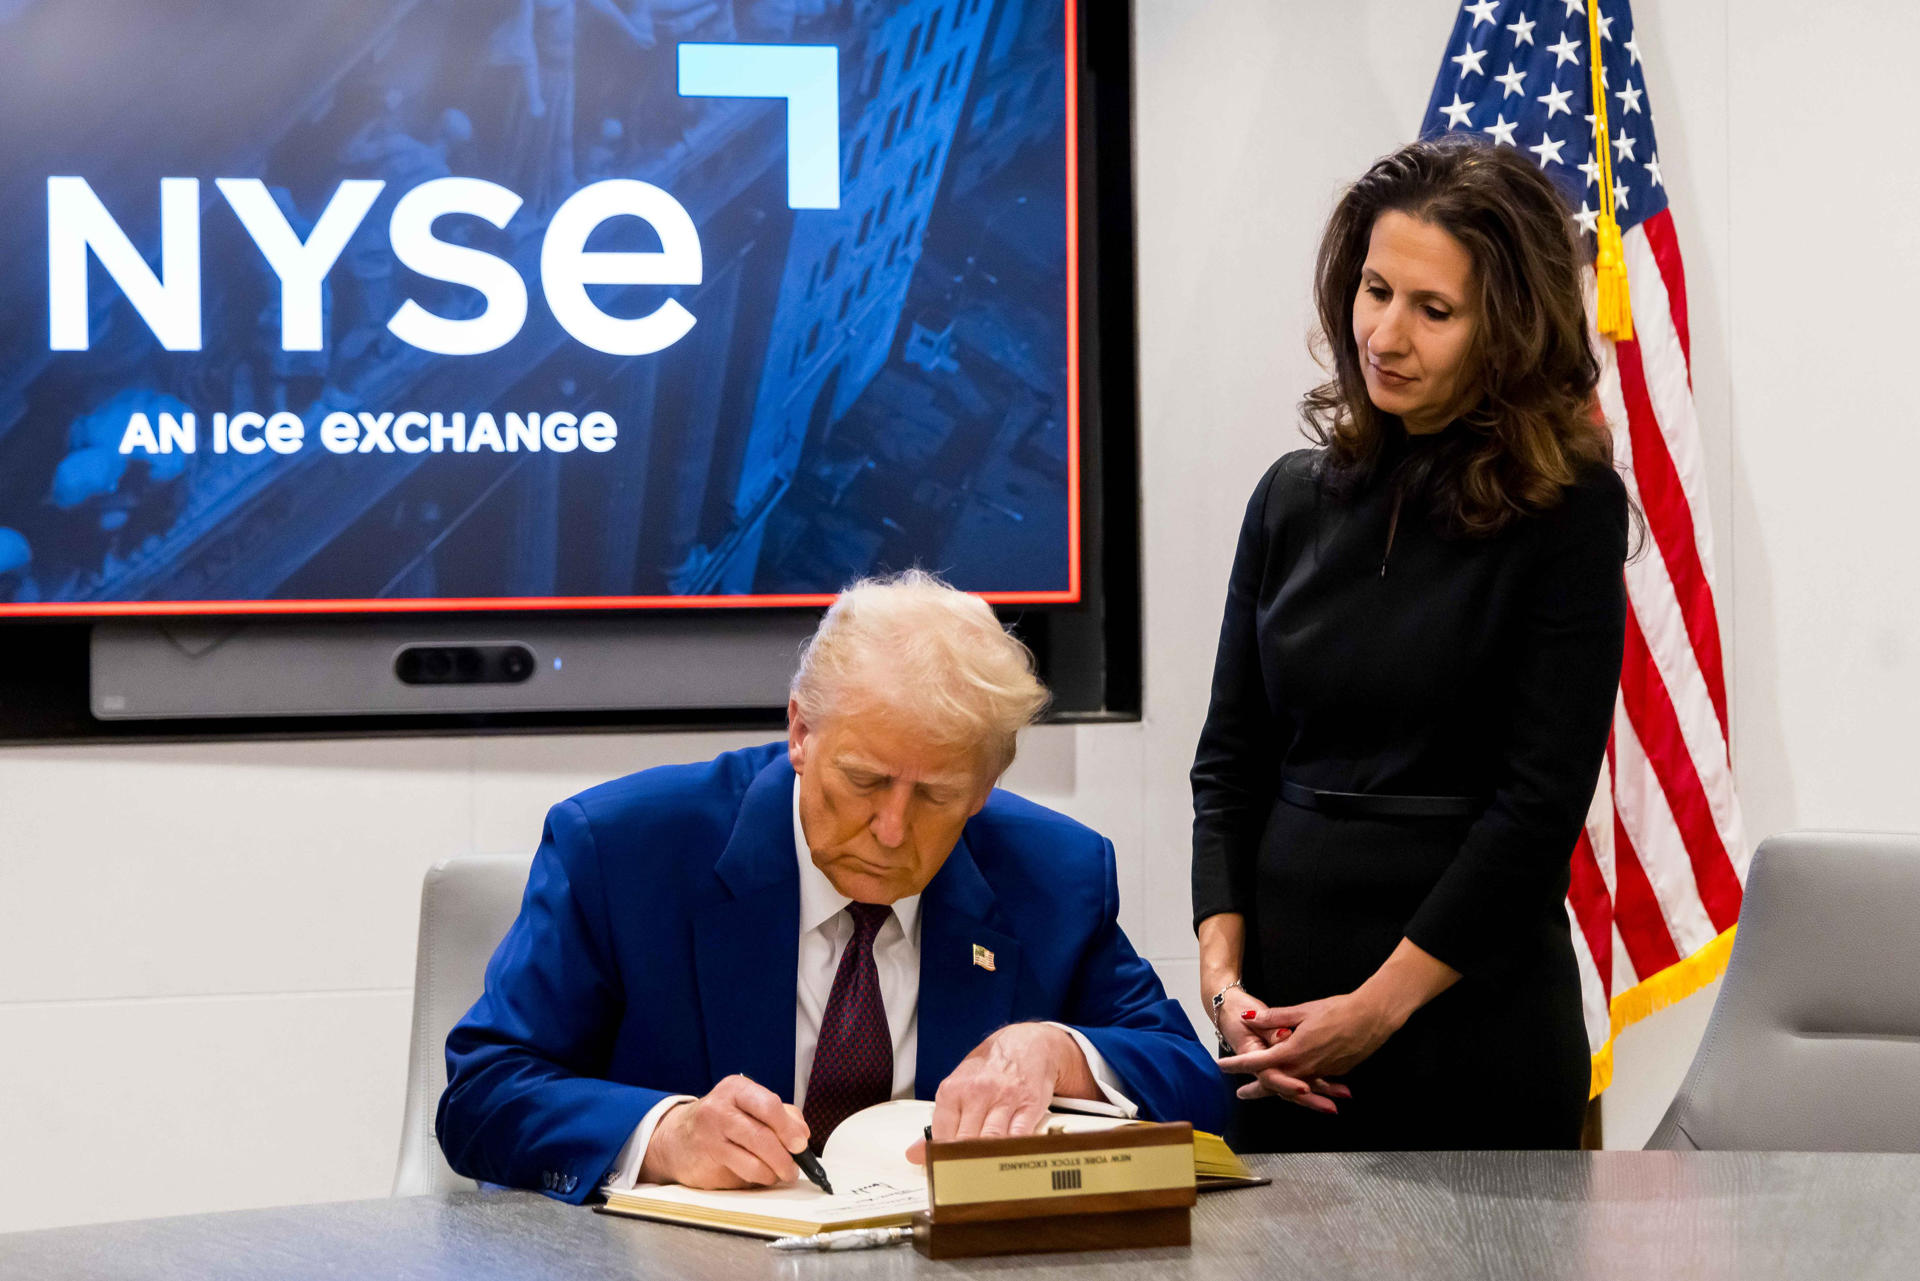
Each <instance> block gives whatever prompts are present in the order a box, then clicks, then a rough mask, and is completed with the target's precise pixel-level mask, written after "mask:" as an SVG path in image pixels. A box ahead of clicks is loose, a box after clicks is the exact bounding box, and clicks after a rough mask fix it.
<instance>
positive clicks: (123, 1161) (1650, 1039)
mask: <svg viewBox="0 0 1920 1281" xmlns="http://www.w3.org/2000/svg"><path fill="white" fill-rule="evenodd" d="M1137 4H1138V10H1139V12H1138V15H1137V28H1138V37H1137V45H1138V50H1139V55H1138V65H1139V99H1138V128H1139V142H1138V165H1139V187H1140V215H1139V219H1140V258H1141V343H1142V352H1141V382H1142V395H1143V399H1144V442H1143V459H1142V462H1143V475H1144V476H1145V477H1146V484H1145V494H1144V513H1145V538H1146V588H1147V591H1146V598H1147V604H1146V639H1147V650H1148V659H1147V714H1146V718H1145V720H1144V721H1143V722H1142V723H1141V724H1138V725H1128V726H1109V727H1099V728H1088V729H1078V730H1073V729H1047V730H1042V731H1039V732H1037V733H1036V734H1035V735H1033V736H1032V739H1031V741H1030V742H1029V743H1028V745H1027V747H1026V749H1025V754H1024V755H1023V758H1022V760H1021V762H1020V763H1019V764H1018V765H1017V766H1016V773H1015V777H1014V778H1013V779H1012V780H1011V784H1012V785H1013V786H1016V787H1018V788H1020V789H1022V790H1025V791H1027V792H1028V793H1029V794H1031V795H1033V796H1034V797H1035V798H1036V799H1039V800H1041V801H1043V802H1046V803H1049V804H1052V805H1055V806H1057V807H1059V808H1061V809H1064V810H1066V811H1068V812H1070V813H1072V814H1074V815H1075V816H1077V817H1079V818H1082V819H1084V820H1086V821H1088V822H1091V823H1093V824H1095V825H1097V826H1099V827H1100V828H1102V829H1103V830H1105V831H1106V832H1108V833H1109V834H1110V835H1111V836H1112V837H1113V838H1114V840H1115V842H1116V843H1117V845H1118V847H1119V849H1120V851H1121V858H1122V870H1123V882H1122V894H1123V896H1124V898H1125V901H1126V915H1125V924H1126V926H1127V928H1128V930H1129V932H1130V933H1131V934H1132V935H1133V937H1134V939H1135V941H1136V943H1137V944H1138V945H1139V946H1140V948H1141V949H1142V951H1144V952H1145V953H1147V954H1148V955H1149V956H1151V957H1153V958H1155V959H1156V960H1157V961H1158V962H1159V963H1160V964H1161V967H1162V971H1163V973H1164V974H1165V976H1166V977H1167V979H1168V981H1169V984H1170V985H1171V986H1173V987H1174V989H1175V990H1176V991H1177V992H1178V993H1179V994H1181V995H1182V996H1185V997H1188V998H1189V999H1191V998H1192V996H1193V993H1192V991H1191V989H1192V987H1193V986H1194V983H1195V980H1194V978H1193V964H1192V954H1193V943H1192V933H1191V930H1190V928H1189V925H1188V893H1187V825H1188V814H1189V810H1188V796H1187V791H1186V781H1185V771H1186V766H1187V763H1188V761H1189V759H1190V756H1191V752H1192V745H1193V741H1194V736H1195V734H1196V733H1197V731H1198V728H1199V724H1200V721H1201V718H1202V715H1203V713H1204V705H1205V695H1206V688H1207V679H1208V668H1209V664H1210V662H1211V658H1212V650H1213V641H1214V631H1215V628H1216V626H1217V620H1218V617H1219V609H1220V603H1221V592H1222V588H1223V585H1224V581H1225V576H1226V567H1227V562H1228V559H1229V556H1230V554H1231V549H1232V545H1233V540H1234V534H1235V531H1236V529H1237V525H1238V521H1239V518H1240V513H1241V509H1242V507H1243V505H1244V502H1245V499H1246V495H1247V493H1248V492H1249V490H1250V489H1251V487H1252V484H1253V482H1254V480H1255V479H1256V478H1257V477H1258V475H1259V474H1260V472H1261V470H1262V469H1263V468H1264V467H1265V465H1266V464H1267V463H1268V462H1269V461H1270V460H1271V459H1272V458H1273V457H1274V456H1275V455H1276V454H1278V453H1280V452H1282V451H1284V450H1285V449H1287V448H1290V447H1291V446H1292V443H1293V441H1294V440H1295V439H1296V437H1295V433H1294V427H1293V422H1294V412H1293V403H1294V401H1295V399H1296V398H1297V397H1298V395H1299V393H1300V392H1301V391H1302V390H1303V389H1304V388H1305V387H1306V385H1307V384H1308V382H1309V380H1310V379H1311V378H1312V377H1313V370H1312V366H1311V365H1310V363H1309V362H1308V359H1307V357H1306V355H1305V352H1304V347H1303V342H1302V340H1303V337H1304V333H1305V330H1306V325H1307V320H1308V307H1307V281H1308V272H1309V265H1310V257H1311V253H1312V247H1313V243H1314V239H1315V236H1316V234H1317V232H1318V230H1319V226H1320V223H1321V220H1322V219H1323V218H1324V216H1325V214H1326V212H1327V210H1328V209H1329V208H1330V207H1331V201H1332V197H1333V193H1334V191H1335V189H1336V187H1337V186H1338V184H1339V183H1341V182H1342V181H1344V180H1346V179H1349V178H1351V177H1352V176H1354V175H1355V174H1357V173H1358V172H1359V171H1360V169H1361V168H1362V167H1363V166H1364V165H1365V163H1366V162H1367V161H1368V160H1370V159H1371V158H1373V157H1374V156H1375V155H1377V154H1379V153H1381V152H1384V151H1387V150H1389V149H1391V148H1392V147H1393V146H1395V145H1396V144H1398V143H1399V142H1401V141H1403V140H1404V139H1405V138H1406V137H1407V136H1409V135H1410V133H1411V132H1412V130H1413V129H1414V128H1415V126H1416V125H1417V123H1418V119H1419V114H1420V111H1421V109H1422V107H1423V106H1424V105H1425V100H1426V95H1427V90H1428V86H1429V85H1430V84H1431V81H1432V76H1433V73H1434V70H1435V68H1436V66H1437V65H1438V62H1439V58H1440V55H1441V53H1442V49H1441V42H1442V41H1443V40H1444V39H1445V37H1446V33H1447V31H1448V30H1449V28H1450V25H1451V21H1452V13H1453V9H1452V5H1451V2H1450V0H1370V2H1368V3H1360V2H1359V0H1340V2H1339V3H1327V2H1320V3H1310V2H1308V0H1137ZM1635 7H1636V10H1637V13H1638V15H1639V19H1640V28H1641V38H1640V45H1641V47H1642V49H1643V51H1644V54H1645V56H1646V58H1647V59H1648V62H1649V64H1650V69H1649V72H1648V77H1649V81H1650V85H1649V95H1650V99H1651V102H1652V104H1653V106H1654V109H1655V111H1656V112H1657V123H1658V127H1659V130H1660V140H1661V156H1662V160H1663V168H1664V169H1665V172H1666V174H1667V178H1668V182H1669V185H1670V188H1671V194H1672V200H1673V207H1674V212H1675V217H1676V221H1677V223H1678V227H1679V233H1680V238H1681V242H1682V247H1683V250H1684V252H1685V254H1686V260H1687V266H1688V276H1689V282H1690V286H1691V288H1690V293H1691V302H1692V315H1693V333H1694V384H1695V391H1696V396H1697V399H1698V402H1699V406H1700V413H1701V421H1702V430H1703V432H1704V434H1705V438H1706V448H1707V456H1708V460H1709V465H1710V486H1711V492H1712V499H1713V503H1714V510H1713V527H1714V533H1715V537H1716V541H1717V545H1718V547H1719V548H1720V568H1721V576H1722V577H1721V584H1720V600H1721V608H1722V615H1723V620H1724V623H1725V630H1726V635H1727V641H1728V652H1729V662H1730V676H1731V685H1732V700H1733V711H1732V715H1733V725H1734V745H1735V755H1736V764H1737V767H1738V774H1739V781H1740V784H1741V786H1742V788H1743V797H1744V802H1745V805H1746V812H1747V817H1748V822H1749V826H1750V829H1751V833H1752V834H1753V835H1755V836H1756V837H1757V836H1759V835H1763V834H1765V833H1767V832H1772V831H1778V830H1781V829H1783V828H1787V827H1792V826H1811V825H1828V826H1851V827H1875V828H1903V829H1908V830H1914V829H1920V789H1915V788H1914V787H1913V785H1912V783H1911V781H1910V780H1911V775H1912V772H1913V766H1914V765H1915V764H1916V763H1917V762H1916V759H1915V752H1914V749H1913V747H1912V745H1911V744H1912V740H1911V737H1910V733H1909V722H1910V719H1911V716H1912V714H1913V711H1914V709H1916V708H1917V707H1920V697H1917V696H1920V587H1916V582H1917V581H1920V580H1917V579H1916V575H1915V574H1914V572H1913V571H1912V570H1911V568H1909V567H1908V565H1907V563H1906V555H1907V547H1906V540H1905V539H1904V538H1903V534H1904V527H1905V526H1906V525H1907V524H1910V522H1911V512H1912V509H1913V505H1912V502H1911V500H1910V499H1909V498H1908V496H1907V493H1906V491H1907V490H1908V489H1910V488H1911V477H1912V476H1914V475H1915V474H1920V443H1916V439H1915V436H1914V435H1913V433H1912V432H1911V431H1910V429H1909V425H1908V424H1907V423H1906V422H1905V421H1904V419H1903V413H1902V411H1901V410H1900V409H1899V408H1898V405H1899V404H1900V403H1901V401H1902V400H1903V395H1902V391H1903V384H1902V382H1901V381H1900V379H1901V376H1902V374H1903V373H1904V371H1905V369H1906V368H1907V365H1908V362H1907V361H1906V359H1905V355H1906V353H1905V351H1904V350H1903V346H1904V344H1905V342H1906V340H1907V337H1908V333H1909V330H1910V327H1911V326H1910V323H1909V322H1910V316H1909V313H1910V310H1911V309H1910V308H1909V307H1907V306H1905V305H1904V300H1905V299H1906V297H1907V296H1908V295H1910V294H1911V293H1912V292H1913V289H1914V286H1915V285H1916V284H1917V283H1920V261H1916V259H1917V258H1920V237H1916V236H1915V235H1914V233H1913V232H1911V231H1910V230H1908V229H1907V227H1906V225H1905V222H1904V220H1905V219H1908V218H1909V217H1910V216H1911V215H1910V211H1911V210H1912V209H1914V208H1916V207H1920V205H1916V202H1915V200H1914V199H1913V197H1914V194H1915V192H1914V186H1915V184H1916V181H1917V180H1916V178H1915V177H1914V169H1913V166H1912V165H1911V164H1910V163H1909V162H1908V161H1909V157H1908V155H1907V147H1906V145H1905V144H1906V139H1907V137H1908V135H1909V131H1908V130H1906V129H1905V128H1904V126H1903V125H1901V124H1900V123H1898V122H1899V121H1901V120H1902V119H1904V116H1903V113H1902V111H1901V102H1900V101H1899V99H1898V94H1899V89H1900V86H1902V85H1903V84H1905V83H1906V80H1907V75H1906V68H1905V66H1904V63H1903V61H1902V60H1903V57H1904V50H1905V49H1907V48H1909V47H1911V46H1912V45H1913V43H1914V42H1915V39H1916V37H1920V11H1915V10H1912V9H1910V8H1908V7H1907V6H1904V5H1898V4H1893V3H1879V4H1872V5H1868V4H1864V3H1862V4H1856V5H1853V6H1849V7H1848V8H1847V10H1846V11H1845V17H1844V19H1843V18H1842V17H1841V16H1839V15H1838V14H1834V15H1828V14H1826V13H1825V12H1824V11H1813V10H1808V9H1806V8H1804V7H1802V6H1790V5H1788V4H1787V3H1786V2H1785V0H1751V2H1750V3H1748V4H1747V5H1745V6H1743V7H1742V8H1741V10H1740V16H1741V21H1740V22H1739V23H1738V24H1735V23H1733V22H1731V21H1730V18H1729V6H1728V4H1727V0H1664V2H1663V3H1654V2H1653V0H1641V3H1639V4H1638V5H1636V6H1635ZM1862 32H1867V33H1870V34H1871V35H1872V38H1871V39H1869V40H1862V39H1860V38H1859V36H1860V34H1861V33H1862ZM1796 86H1797V87H1796ZM1816 86H1817V91H1816V88H1815V87H1816ZM1736 302H1737V303H1738V306H1737V307H1736V305H1735V304H1736ZM1735 388H1738V392H1737V394H1736V392H1735ZM756 737H759V736H754V735H699V736H694V735H666V736H657V737H643V736H629V735H608V736H584V737H557V738H549V737H521V738H477V739H445V738H437V739H419V740H397V741H396V740H383V741H377V742H361V743H325V742H322V743H268V744H244V745H234V746H182V747H111V748H110V747H99V748H55V749H8V750H0V1154H4V1156H3V1157H0V1230H7V1229H14V1228H26V1227H37V1226H51V1225H54V1224H60V1223H71V1222H79V1221H85V1220H92V1219H110V1218H121V1217H130V1216H137V1215H152V1214H167V1213H179V1212H186V1211H194V1210H209V1209H219V1208H231V1207H240V1206H249V1205H266V1204H277V1203H287V1202H296V1201H309V1200H324V1199H332V1198H348V1197H365V1196H378V1195H382V1194H384V1192H385V1191H386V1188H387V1185H388V1181H389V1179H390V1177H391V1174H392V1165H393V1156H394V1152H395V1148H396V1140H397V1135H398V1129H399V1121H400V1110H401V1089H402V1083H403V1078H404V1072H405V1064H406V1025H407V1016H408V1007H409V1000H410V984H411V981H412V964H413V939H414V913H415V910H416V902H417V894H418V886H419V880H420V876H421V873H422V872H423V871H424V870H425V869H426V867H427V866H428V865H429V864H431V863H432V862H434V861H435V860H437V859H440V858H444V857H447V856H448V855H452V854H457V853H462V852H466V851H503V850H527V849H530V848H531V844H532V842H533V841H534V840H535V839H536V838H537V836H538V832H539V824H540V819H541V815H542V813H543V811H544V809H545V807H546V805H547V804H549V803H550V802H551V801H553V800H555V799H557V798H559V797H562V796H565V795H567V794H568V793H570V792H572V791H574V790H576V789H578V788H579V787H582V786H584V785H587V784H589V783H592V782H596V781H599V780H601V779H603V778H606V777H610V776H613V775H616V774H619V773H623V772H625V771H628V770H631V769H635V768H639V767H642V766H645V765H649V764H654V763H658V762H663V761H670V760H681V759H691V758H695V757H701V756H706V755H710V754H711V753H713V752H716V751H719V750H723V749H725V748H728V747H732V746H737V745H740V744H742V743H745V742H749V741H753V740H754V739H755V738H756ZM1708 999H1709V998H1706V997H1701V998H1695V999H1694V1000H1692V1001H1689V1002H1686V1003H1684V1004H1682V1005H1681V1006H1679V1007H1676V1008H1675V1009H1674V1010H1671V1011H1668V1012H1666V1013H1664V1014H1662V1015H1658V1016H1656V1017H1655V1019H1653V1020H1650V1021H1649V1022H1648V1023H1647V1024H1644V1025H1641V1026H1640V1027H1637V1028H1634V1029H1630V1030H1629V1031H1628V1032H1627V1033H1626V1034H1625V1035H1624V1036H1623V1037H1622V1038H1621V1040H1620V1043H1619V1046H1618V1050H1617V1068H1616V1071H1617V1076H1616V1081H1617V1083H1616V1085H1615V1087H1614V1090H1613V1091H1612V1092H1611V1094H1610V1095H1609V1100H1610V1102H1609V1105H1608V1117H1609V1125H1608V1130H1609V1142H1610V1143H1611V1144H1614V1145H1626V1146H1634V1145H1637V1144H1638V1142H1639V1141H1640V1140H1641V1139H1642V1138H1644V1136H1645V1134H1646V1132H1648V1131H1650V1130H1651V1128H1652V1125H1653V1121H1654V1119H1656V1118H1657V1116H1658V1113H1659V1110H1660V1108H1661V1107H1663V1106H1664V1104H1665V1101H1666V1099H1667V1098H1668V1097H1670V1095H1671V1093H1672V1089H1673V1086H1674V1084H1675V1083H1677V1081H1678V1079H1679V1075H1680V1073H1681V1072H1682V1071H1683V1070H1684V1067H1685V1064H1686V1061H1687V1059H1688V1058H1689V1056H1690V1055H1691V1053H1692V1049H1693V1045H1694V1042H1695V1041H1696V1040H1697V1037H1698V1028H1699V1025H1700V1023H1701V1021H1702V1020H1703V1019H1704V1016H1705V1011H1706V1002H1707V1000H1708Z"/></svg>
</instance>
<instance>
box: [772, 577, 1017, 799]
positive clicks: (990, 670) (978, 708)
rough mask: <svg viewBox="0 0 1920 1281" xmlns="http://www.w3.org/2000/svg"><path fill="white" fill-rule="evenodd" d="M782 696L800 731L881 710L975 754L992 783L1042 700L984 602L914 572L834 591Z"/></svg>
mask: <svg viewBox="0 0 1920 1281" xmlns="http://www.w3.org/2000/svg"><path fill="white" fill-rule="evenodd" d="M790 692H791V694H792V697H793V700H794V702H795V703H796V704H798V706H799V710H800V716H801V718H802V719H803V720H804V721H805V722H806V723H807V724H809V725H820V724H823V723H824V722H825V721H826V720H827V719H829V718H831V717H833V716H836V715H844V714H846V713H848V712H850V711H853V710H856V709H857V710H872V709H876V708H884V709H886V710H888V711H892V712H896V713H898V714H900V715H902V716H906V717H910V718H911V719H912V721H913V722H914V725H915V727H916V729H919V730H921V731H922V732H924V733H925V734H926V735H927V736H928V737H930V738H932V739H934V740H935V741H938V742H941V743H945V744H954V745H961V744H965V745H969V746H974V747H976V748H978V749H979V750H980V751H981V752H982V754H983V757H984V759H983V764H985V765H986V766H988V767H989V769H990V770H991V772H992V774H993V776H994V777H998V776H999V775H1000V774H1001V773H1003V772H1004V771H1005V770H1006V768H1007V766H1008V765H1011V764H1012V763H1013V754H1014V749H1015V743H1016V740H1017V738H1018V737H1019V733H1020V731H1021V730H1022V729H1025V728H1026V727H1027V726H1028V725H1030V724H1032V723H1033V720H1034V718H1035V717H1036V716H1038V715H1039V714H1040V712H1041V711H1042V709H1044V708H1045V707H1046V705H1047V701H1048V698H1049V695H1048V693H1047V689H1046V686H1044V685H1042V684H1041V683H1040V680H1039V678H1038V677H1037V676H1035V675H1034V670H1033V654H1032V653H1031V652H1030V651H1029V650H1028V649H1027V647H1026V646H1025V645H1023V644H1021V643H1020V641H1019V640H1018V639H1017V638H1015V637H1014V636H1013V635H1011V634H1010V633H1009V632H1008V631H1007V629H1006V628H1005V627H1003V626H1001V624H1000V620H999V619H998V618H995V617H994V614H993V610H992V609H991V608H990V607H989V606H988V605H987V603H986V602H985V601H983V600H981V599H980V598H979V597H978V596H970V595H968V594H967V593H966V592H963V591H960V590H958V589H957V588H954V587H951V586H949V585H948V584H946V583H945V582H942V581H941V580H940V579H939V578H937V577H936V576H934V575H933V574H929V573H927V572H926V571H925V570H921V569H909V570H906V571H904V572H902V573H898V574H891V575H888V576H886V577H882V578H863V579H861V580H860V581H859V582H857V583H855V584H853V585H852V586H851V587H849V588H847V589H846V590H845V591H843V592H841V593H840V596H839V598H838V599H837V600H835V601H834V603H833V606H832V608H830V609H828V610H827V614H826V617H825V618H822V619H821V620H820V626H819V628H818V629H817V630H816V631H815V632H814V634H813V636H812V637H811V638H810V639H809V640H808V641H807V643H806V644H805V645H804V646H803V647H802V648H801V651H800V668H799V670H798V671H796V672H795V673H794V675H793V684H792V686H791V689H790Z"/></svg>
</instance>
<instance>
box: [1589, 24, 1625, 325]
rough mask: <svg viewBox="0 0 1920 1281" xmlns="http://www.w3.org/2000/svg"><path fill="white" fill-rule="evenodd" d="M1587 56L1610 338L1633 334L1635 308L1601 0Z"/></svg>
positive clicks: (1601, 319)
mask: <svg viewBox="0 0 1920 1281" xmlns="http://www.w3.org/2000/svg"><path fill="white" fill-rule="evenodd" d="M1587 43H1588V45H1589V46H1590V47H1591V48H1592V50H1593V56H1592V58H1590V59H1589V60H1588V64H1589V69H1590V70H1591V71H1592V73H1593V155H1594V159H1595V160H1596V161H1598V162H1599V165H1600V169H1599V174H1600V178H1599V182H1600V218H1599V225H1598V229H1597V231H1596V235H1597V238H1598V239H1599V241H1600V251H1599V253H1598V254H1597V255H1596V256H1595V258H1594V264H1593V267H1594V275H1595V276H1596V278H1597V281H1598V284H1599V309H1600V314H1599V315H1598V316H1596V317H1595V318H1594V320H1595V322H1596V323H1597V324H1598V325H1599V328H1600V332H1601V333H1602V334H1605V335H1606V336H1607V337H1609V338H1613V339H1616V340H1618V339H1622V338H1631V337H1633V308H1632V307H1631V306H1630V305H1629V304H1628V302H1627V254H1626V249H1625V247H1624V246H1623V245H1622V244H1621V241H1620V220H1619V219H1618V218H1616V217H1615V216H1614V211H1613V155H1612V152H1611V151H1610V150H1609V148H1610V146H1611V143H1610V142H1609V140H1608V137H1607V79H1606V75H1605V73H1604V72H1603V71H1602V70H1601V68H1600V0H1587Z"/></svg>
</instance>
